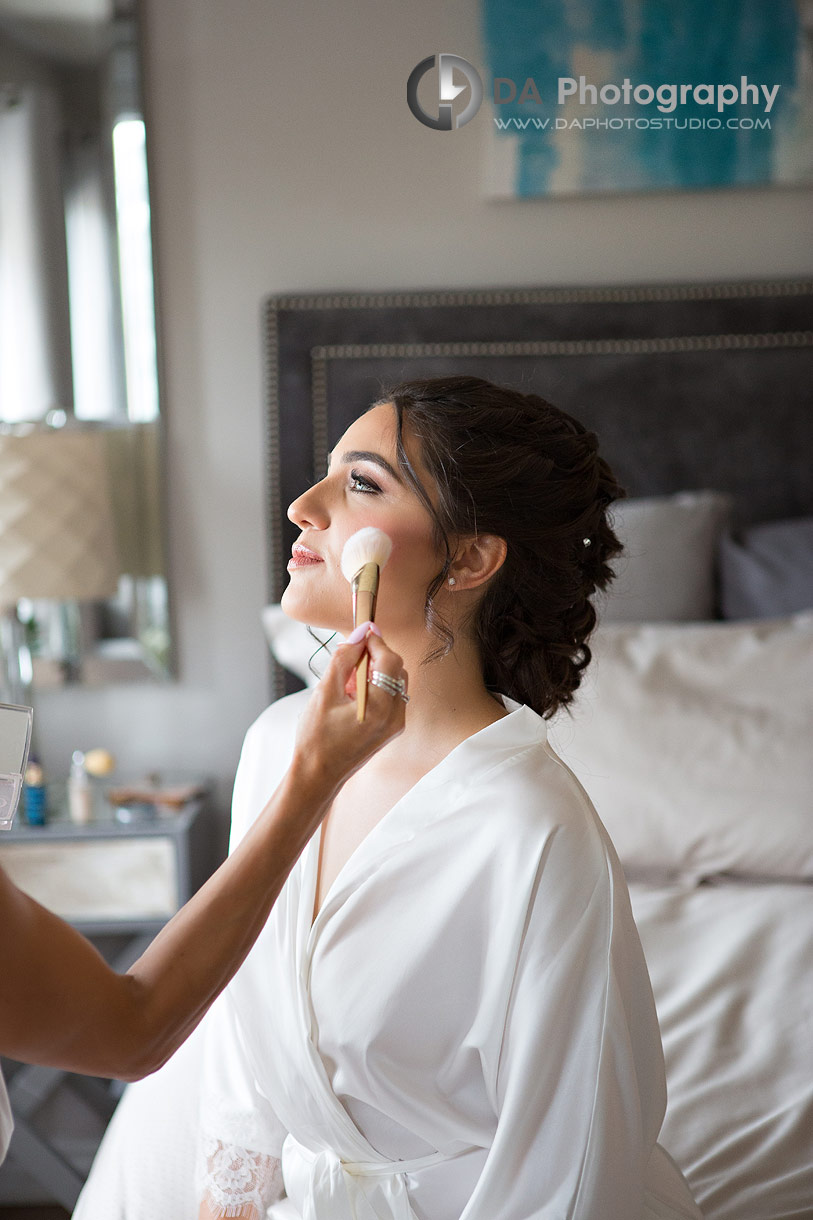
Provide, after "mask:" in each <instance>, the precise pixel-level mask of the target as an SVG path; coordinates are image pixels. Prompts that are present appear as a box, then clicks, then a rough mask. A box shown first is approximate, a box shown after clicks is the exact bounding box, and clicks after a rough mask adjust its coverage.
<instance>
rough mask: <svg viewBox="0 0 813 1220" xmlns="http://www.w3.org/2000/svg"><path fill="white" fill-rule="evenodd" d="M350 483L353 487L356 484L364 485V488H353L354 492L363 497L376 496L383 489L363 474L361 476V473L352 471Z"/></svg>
mask: <svg viewBox="0 0 813 1220" xmlns="http://www.w3.org/2000/svg"><path fill="white" fill-rule="evenodd" d="M350 483H351V486H352V485H353V484H356V483H363V484H364V487H363V488H362V487H355V486H353V488H352V490H353V491H355V492H357V493H358V494H359V495H362V496H371V495H375V494H376V493H377V492H380V491H381V488H380V487H379V486H378V484H377V483H374V482H373V481H372V479H368V478H366V477H365V476H364V475H363V474H359V472H358V471H357V470H351V471H350Z"/></svg>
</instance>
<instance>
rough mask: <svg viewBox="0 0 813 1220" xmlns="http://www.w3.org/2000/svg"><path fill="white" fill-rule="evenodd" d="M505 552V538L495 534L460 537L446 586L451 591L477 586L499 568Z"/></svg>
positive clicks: (475, 587)
mask: <svg viewBox="0 0 813 1220" xmlns="http://www.w3.org/2000/svg"><path fill="white" fill-rule="evenodd" d="M507 554H508V546H507V544H506V541H505V539H504V538H499V537H498V536H497V535H496V534H478V535H476V536H472V537H470V538H464V539H461V540H460V544H459V546H458V548H457V554H456V555H455V557H454V560H453V561H452V565H451V567H450V568H449V575H448V576H447V578H446V586H447V588H449V589H450V590H451V591H452V592H457V591H458V590H459V589H477V588H479V587H480V585H483V584H485V582H486V581H487V580H490V579H491V577H492V576H493V575H494V573H495V572H498V571H499V570H500V568H501V567H502V565H503V563H504V562H505V556H506V555H507ZM450 578H451V582H450Z"/></svg>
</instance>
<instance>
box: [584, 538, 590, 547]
mask: <svg viewBox="0 0 813 1220" xmlns="http://www.w3.org/2000/svg"><path fill="white" fill-rule="evenodd" d="M592 545H593V539H592V538H582V546H592Z"/></svg>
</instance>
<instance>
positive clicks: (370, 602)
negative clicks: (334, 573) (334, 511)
mask: <svg viewBox="0 0 813 1220" xmlns="http://www.w3.org/2000/svg"><path fill="white" fill-rule="evenodd" d="M369 566H371V567H375V565H374V564H371V565H369ZM377 572H378V569H377V568H376V573H377ZM375 584H376V589H365V588H363V587H360V588H359V589H358V592H357V594H356V604H355V608H354V610H355V612H354V615H353V626H354V627H358V625H359V623H366V622H367V621H368V619H369V621H370V622H372V621H373V615H374V614H375V600H376V592H377V586H378V581H377V580H376V582H375ZM369 660H370V657H369V654H368V653H366V652H365V653H363V654H362V658H361V660H360V661H359V663H358V665H357V666H356V720H357V722H358V723H359V724H361V722H362V720H363V719H364V717H365V715H366V714H367V670H368V668H369V664H368V663H369Z"/></svg>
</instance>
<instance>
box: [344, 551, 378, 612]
mask: <svg viewBox="0 0 813 1220" xmlns="http://www.w3.org/2000/svg"><path fill="white" fill-rule="evenodd" d="M379 571H380V570H379V567H378V564H377V563H365V565H364V567H363V568H359V570H358V572H356V574H355V576H354V577H353V582H352V585H351V589H352V591H353V626H354V627H358V625H359V623H366V622H367V621H368V620H369V621H370V622H372V620H373V619H374V618H375V606H376V601H377V600H378V578H379Z"/></svg>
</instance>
